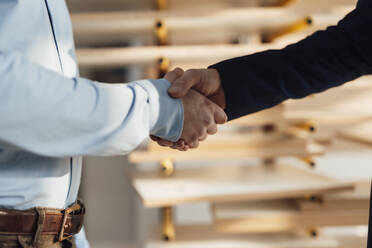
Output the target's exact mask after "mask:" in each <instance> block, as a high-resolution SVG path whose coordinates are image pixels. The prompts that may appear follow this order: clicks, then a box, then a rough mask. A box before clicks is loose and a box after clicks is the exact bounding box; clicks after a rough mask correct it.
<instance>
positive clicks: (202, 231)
mask: <svg viewBox="0 0 372 248" xmlns="http://www.w3.org/2000/svg"><path fill="white" fill-rule="evenodd" d="M176 235H177V237H176V240H175V241H173V242H166V241H162V240H160V237H161V234H160V232H159V230H155V231H154V232H153V234H152V239H151V240H149V241H148V242H147V244H146V248H338V242H337V241H336V239H334V238H329V237H321V238H318V239H313V238H311V237H309V236H305V235H300V234H297V235H296V234H290V233H285V234H261V235H257V234H248V235H247V234H244V235H228V234H224V235H222V234H219V233H216V232H215V231H214V228H213V226H208V225H205V226H202V225H200V226H196V225H194V226H179V227H177V228H176Z"/></svg>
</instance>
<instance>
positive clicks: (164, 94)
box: [136, 79, 184, 142]
mask: <svg viewBox="0 0 372 248" xmlns="http://www.w3.org/2000/svg"><path fill="white" fill-rule="evenodd" d="M136 83H137V84H138V85H140V86H141V87H142V88H144V89H145V90H146V91H147V93H148V95H149V99H148V100H147V101H148V103H149V105H150V134H152V135H154V136H157V137H159V138H162V139H165V140H169V141H172V142H176V141H178V140H179V139H180V137H181V134H182V129H183V118H184V112H183V104H182V100H181V99H174V98H171V97H170V96H169V95H168V88H169V87H170V86H171V84H170V82H169V81H168V80H166V79H156V80H152V79H149V80H141V81H136Z"/></svg>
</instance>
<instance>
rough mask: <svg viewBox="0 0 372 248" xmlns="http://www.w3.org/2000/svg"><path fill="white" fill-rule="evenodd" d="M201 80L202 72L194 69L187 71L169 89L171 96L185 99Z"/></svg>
mask: <svg viewBox="0 0 372 248" xmlns="http://www.w3.org/2000/svg"><path fill="white" fill-rule="evenodd" d="M200 78H201V72H200V70H196V69H193V70H188V71H186V72H185V73H184V74H183V75H182V76H181V77H179V78H178V79H177V80H176V81H174V83H173V84H172V85H171V87H170V88H169V89H168V93H169V95H170V96H172V97H175V98H182V97H184V96H185V95H186V94H187V92H188V91H189V90H190V89H191V88H192V87H193V86H194V85H196V84H198V83H199V82H200Z"/></svg>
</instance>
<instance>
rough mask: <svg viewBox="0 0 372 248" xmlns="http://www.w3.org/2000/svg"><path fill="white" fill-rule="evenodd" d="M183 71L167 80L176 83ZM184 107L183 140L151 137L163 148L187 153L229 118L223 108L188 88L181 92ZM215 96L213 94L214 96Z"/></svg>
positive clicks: (169, 75) (167, 77) (178, 70)
mask: <svg viewBox="0 0 372 248" xmlns="http://www.w3.org/2000/svg"><path fill="white" fill-rule="evenodd" d="M183 73H184V72H183V70H182V69H179V68H177V69H175V70H173V71H171V72H169V73H167V74H166V75H165V77H164V78H165V79H167V80H168V81H170V82H175V81H176V80H177V79H178V78H179V77H180V76H182V75H183ZM181 95H182V97H181V98H182V103H183V107H184V125H183V131H182V134H181V138H180V140H179V141H178V142H175V143H173V142H170V141H166V140H162V139H160V138H158V137H155V136H151V139H152V140H154V141H156V142H157V143H158V144H159V145H161V146H169V147H171V148H174V149H178V150H181V151H185V150H187V149H189V148H196V147H198V146H199V141H203V140H205V139H206V138H207V136H208V134H215V133H216V132H217V124H223V123H225V122H226V121H227V116H226V114H225V112H224V111H223V110H222V108H221V107H219V106H218V105H216V104H215V103H214V102H212V101H211V100H210V99H208V98H206V97H205V96H203V95H202V94H200V93H198V92H197V91H195V90H192V89H190V88H188V89H187V90H183V89H182V92H180V95H179V96H181ZM212 95H213V94H212Z"/></svg>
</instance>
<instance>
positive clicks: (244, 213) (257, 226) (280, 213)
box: [213, 200, 369, 233]
mask: <svg viewBox="0 0 372 248" xmlns="http://www.w3.org/2000/svg"><path fill="white" fill-rule="evenodd" d="M213 209H214V210H213V213H214V220H215V221H214V222H215V225H216V228H217V230H218V231H219V232H223V233H261V232H283V231H296V230H299V229H304V230H309V229H313V228H319V227H324V226H355V225H367V224H368V217H369V208H368V207H366V208H361V209H341V208H339V209H332V208H324V209H323V208H320V209H318V210H301V209H300V208H299V206H298V204H297V202H296V201H294V200H282V201H258V202H244V203H219V204H215V205H214V208H213Z"/></svg>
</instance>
